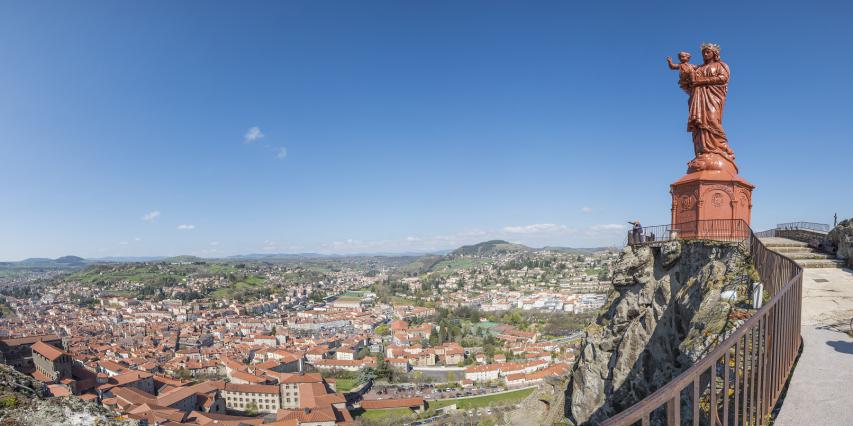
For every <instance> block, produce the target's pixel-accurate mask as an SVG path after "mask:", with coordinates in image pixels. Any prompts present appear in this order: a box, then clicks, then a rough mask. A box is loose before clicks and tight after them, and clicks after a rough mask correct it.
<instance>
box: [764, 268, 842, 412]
mask: <svg viewBox="0 0 853 426" xmlns="http://www.w3.org/2000/svg"><path fill="white" fill-rule="evenodd" d="M851 319H853V271H851V270H849V269H835V268H824V269H805V270H804V273H803V324H802V332H801V334H802V337H803V353H802V355H801V356H800V360H799V363H798V364H797V367H796V369H795V370H794V376H793V377H792V378H791V384H790V387H789V388H788V393H787V395H786V396H785V400H784V402H783V403H782V409H781V410H780V411H779V414H778V416H777V417H776V423H775V424H776V425H782V426H788V425H791V426H793V425H853V338H851V337H850V336H851V335H850V334H848V333H853V330H851Z"/></svg>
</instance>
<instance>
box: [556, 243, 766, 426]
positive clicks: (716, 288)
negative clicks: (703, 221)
mask: <svg viewBox="0 0 853 426" xmlns="http://www.w3.org/2000/svg"><path fill="white" fill-rule="evenodd" d="M750 269H751V268H750V266H749V262H748V259H747V257H746V255H745V253H744V252H743V251H742V249H741V247H740V246H738V245H737V244H728V243H714V242H705V241H693V242H681V241H673V242H667V243H664V244H663V245H661V246H659V247H648V246H640V247H626V248H625V250H624V251H623V252H622V254H621V257H620V258H619V260H618V263H617V266H616V270H615V273H614V278H613V286H614V289H615V290H614V291H613V292H612V293H611V295H610V297H609V300H608V303H607V304H606V305H605V307H604V311H603V312H602V313H601V314H600V315H599V317H598V319H597V320H596V322H595V323H593V324H592V325H590V326H589V327H588V328H587V330H586V339H585V342H584V344H583V349H582V351H581V354H580V355H579V357H578V360H577V362H576V364H575V366H574V369H573V371H572V375H571V378H570V382H569V385H568V389H567V390H566V401H567V402H566V408H567V412H566V414H567V417H568V418H569V420H570V421H572V422H574V423H575V424H579V425H588V424H596V423H598V422H599V421H601V420H603V419H605V418H607V417H610V416H612V415H614V414H616V413H618V412H620V411H622V410H623V409H625V408H627V407H630V406H631V405H632V404H634V403H636V402H638V401H640V400H642V399H643V398H645V397H646V396H648V395H649V394H651V393H652V392H654V391H655V390H657V389H658V388H660V387H661V386H662V385H664V384H665V383H667V382H668V381H669V380H670V379H672V378H674V377H675V376H677V375H678V374H679V373H681V372H683V371H684V370H686V369H687V368H689V367H690V366H691V365H693V363H694V362H695V361H697V360H699V359H701V358H702V357H703V356H704V355H705V354H706V353H707V352H709V351H710V350H712V349H713V347H714V346H715V344H716V343H718V342H720V341H722V340H723V339H724V338H725V337H726V335H727V333H728V332H730V331H731V330H733V329H734V328H736V327H737V325H739V324H738V323H739V321H736V320H733V319H731V318H733V317H743V315H736V316H735V315H732V311H733V310H737V309H742V308H740V307H738V305H739V304H741V302H742V301H743V300H744V299H746V292H747V290H746V289H747V286H748V284H747V283H748V282H749V280H750V278H749V275H750ZM731 292H733V293H731ZM721 294H725V295H726V296H730V295H732V294H734V295H735V296H734V298H733V300H731V299H729V298H728V297H727V298H725V300H724V298H723V297H721Z"/></svg>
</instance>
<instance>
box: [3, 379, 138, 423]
mask: <svg viewBox="0 0 853 426" xmlns="http://www.w3.org/2000/svg"><path fill="white" fill-rule="evenodd" d="M46 395H47V388H46V387H45V386H44V383H42V382H40V381H38V380H35V379H33V378H32V377H29V376H27V375H24V374H21V373H19V372H17V371H15V370H14V369H13V368H11V367H9V366H7V365H4V364H0V424H3V425H14V426H72V425H73V426H77V425H97V426H133V425H138V424H139V422H137V421H135V420H121V419H118V418H116V416H115V413H112V412H110V411H109V410H107V409H105V408H103V407H102V406H100V405H97V404H94V403H91V402H86V401H84V400H82V399H80V398H78V397H76V396H66V397H61V398H47V397H46Z"/></svg>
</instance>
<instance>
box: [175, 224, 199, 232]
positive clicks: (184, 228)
mask: <svg viewBox="0 0 853 426" xmlns="http://www.w3.org/2000/svg"><path fill="white" fill-rule="evenodd" d="M193 229H195V225H193V224H183V223H182V224H180V225H178V230H181V231H190V230H193Z"/></svg>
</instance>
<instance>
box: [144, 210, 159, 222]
mask: <svg viewBox="0 0 853 426" xmlns="http://www.w3.org/2000/svg"><path fill="white" fill-rule="evenodd" d="M158 217H160V211H159V210H152V211H150V212H148V213H145V214H144V215H143V216H142V220H144V221H146V222H153V221H155V220H157V218H158Z"/></svg>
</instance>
